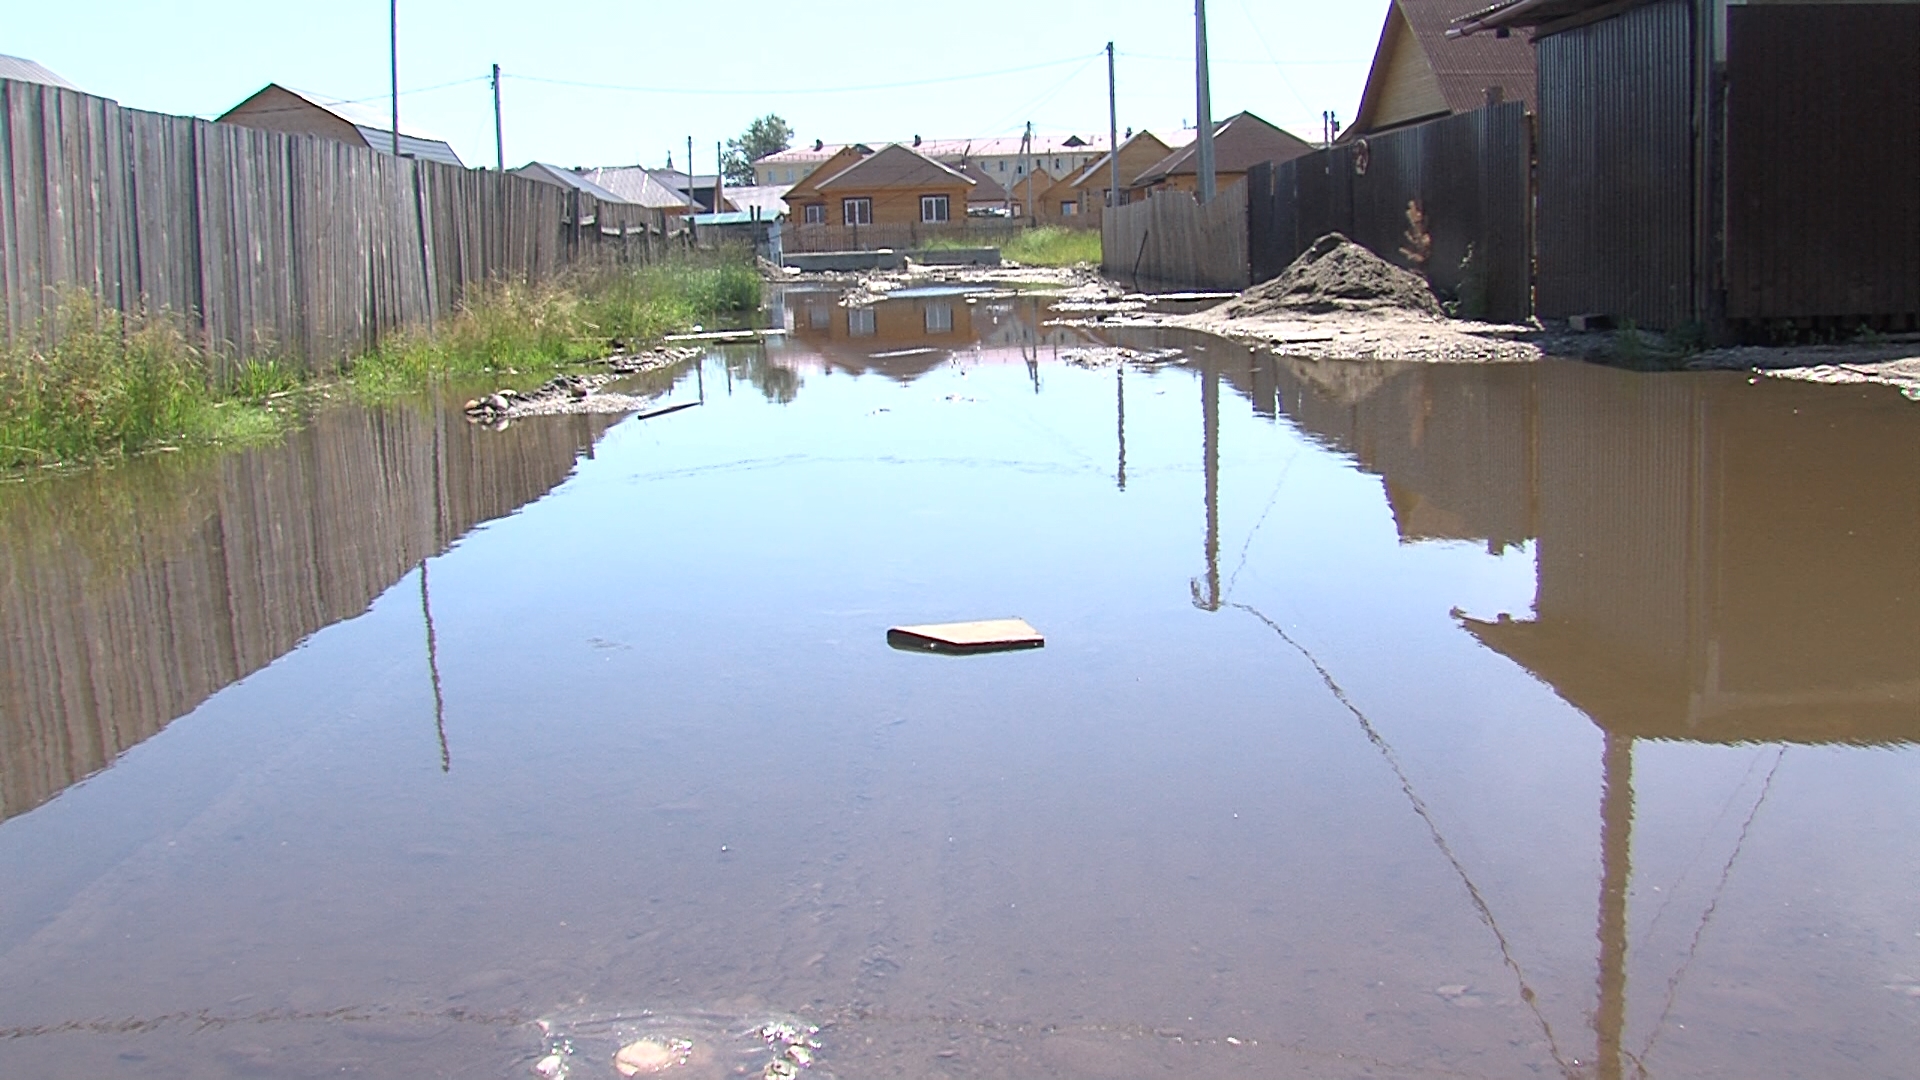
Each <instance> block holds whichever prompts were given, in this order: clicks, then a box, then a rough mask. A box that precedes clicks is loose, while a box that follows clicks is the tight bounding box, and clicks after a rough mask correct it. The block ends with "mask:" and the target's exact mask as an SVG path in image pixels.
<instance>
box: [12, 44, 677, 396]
mask: <svg viewBox="0 0 1920 1080" xmlns="http://www.w3.org/2000/svg"><path fill="white" fill-rule="evenodd" d="M0 122H3V123H4V128H3V129H0V298H4V303H5V308H4V315H5V326H6V333H7V334H8V335H9V337H10V338H11V337H12V336H14V335H19V334H23V333H30V332H32V331H33V329H34V328H35V327H36V326H38V325H39V323H40V321H41V319H42V318H43V317H44V316H45V314H46V313H47V312H49V311H50V310H52V309H53V308H54V307H55V305H56V304H57V301H58V293H59V291H60V290H61V289H63V288H79V289H82V290H85V291H87V292H90V293H92V294H94V295H96V296H98V297H100V298H101V299H102V300H103V301H104V302H106V303H107V304H109V305H112V306H114V307H117V308H119V309H121V310H123V311H137V310H140V309H142V308H148V309H165V310H170V311H173V312H175V313H178V314H180V315H182V316H184V317H185V318H186V319H187V320H188V323H189V325H190V326H191V327H192V328H193V330H194V331H195V332H196V334H197V335H198V337H199V338H200V342H199V344H201V345H202V346H203V347H204V348H205V349H206V350H207V352H208V354H209V356H211V357H214V358H216V361H215V362H216V363H217V364H232V363H237V362H243V361H245V360H248V359H252V358H258V357H267V356H272V357H277V358H280V359H283V360H293V361H296V362H300V363H304V364H306V365H307V366H309V367H311V368H313V369H316V370H323V369H327V368H330V367H332V366H334V365H337V364H338V363H339V362H340V361H341V360H344V359H346V358H348V357H351V356H353V355H356V354H358V353H361V352H364V351H366V350H368V349H371V348H372V347H374V345H376V344H377V343H378V341H379V339H380V338H381V336H383V335H385V334H387V333H389V332H391V331H393V330H397V329H400V328H402V327H409V326H422V325H431V324H432V323H433V321H434V320H435V319H437V318H439V317H440V316H441V315H443V314H444V313H446V312H449V311H451V310H452V309H453V307H454V305H456V304H457V303H458V302H459V299H460V297H461V296H462V295H463V294H464V292H465V291H466V289H467V288H468V287H469V286H470V285H473V284H476V283H480V282H485V281H488V280H492V279H499V278H508V279H519V280H526V281H532V280H538V279H540V278H543V277H546V276H548V275H551V274H553V273H554V272H556V271H558V270H560V269H562V268H564V267H566V266H568V265H571V264H573V263H577V262H581V261H585V260H599V259H633V258H649V257H651V256H652V255H653V254H655V253H657V252H658V251H660V250H663V249H664V248H665V246H666V245H667V244H668V243H669V238H668V237H667V235H666V219H665V218H664V217H663V216H662V215H660V214H659V212H657V211H649V210H645V209H642V208H640V207H636V206H626V205H618V204H614V205H601V204H599V203H597V202H596V201H595V200H594V199H593V198H591V197H590V196H586V195H582V194H580V193H578V192H575V191H572V190H569V189H566V188H561V187H558V186H555V185H551V184H543V183H540V182H538V181H534V180H529V179H527V178H525V177H520V176H514V175H508V174H502V173H498V172H482V171H477V170H466V169H459V168H455V167H453V166H449V165H441V164H437V163H434V162H426V161H418V160H413V159H403V158H394V157H391V156H389V155H386V154H382V153H378V152H376V151H373V150H369V149H366V148H364V147H355V146H349V145H346V144H344V143H339V142H333V141H330V140H326V139H320V138H315V137H313V136H305V135H283V134H279V133H275V132H263V131H256V130H253V129H250V128H243V127H238V126H234V125H230V124H213V123H208V122H206V121H204V120H195V119H192V118H188V117H177V116H165V115H161V114H158V113H149V112H140V111H136V110H133V109H123V108H121V107H120V106H119V104H117V103H116V102H113V101H108V100H105V99H103V98H96V97H91V96H88V95H85V94H80V93H76V92H74V91H71V90H63V89H59V88H56V87H51V86H42V85H39V84H35V83H22V82H12V81H0Z"/></svg>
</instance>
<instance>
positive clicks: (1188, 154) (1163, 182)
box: [1127, 112, 1314, 202]
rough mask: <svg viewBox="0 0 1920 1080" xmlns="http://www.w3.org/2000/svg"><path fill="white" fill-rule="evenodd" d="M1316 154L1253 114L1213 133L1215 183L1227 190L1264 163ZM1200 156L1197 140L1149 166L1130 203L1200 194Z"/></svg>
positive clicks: (1238, 115)
mask: <svg viewBox="0 0 1920 1080" xmlns="http://www.w3.org/2000/svg"><path fill="white" fill-rule="evenodd" d="M1313 150H1314V148H1313V146H1312V145H1311V144H1310V143H1308V142H1307V141H1306V140H1304V139H1302V138H1300V137H1299V136H1297V135H1294V134H1293V133H1291V132H1288V131H1283V130H1281V129H1280V128H1277V127H1275V126H1273V125H1272V124H1269V123H1267V122H1266V121H1265V120H1262V119H1260V118H1259V117H1257V116H1255V115H1253V114H1252V113H1250V112H1243V113H1236V114H1235V115H1233V116H1230V117H1228V118H1226V119H1225V120H1222V121H1221V122H1220V123H1219V124H1217V125H1215V126H1214V129H1213V168H1214V178H1215V182H1216V183H1217V184H1218V185H1219V187H1220V188H1221V189H1222V190H1224V189H1226V188H1228V187H1231V186H1233V185H1234V184H1237V183H1239V182H1240V181H1242V180H1244V179H1246V177H1247V170H1248V169H1251V168H1253V167H1254V166H1255V165H1258V164H1260V163H1261V162H1263V161H1292V160H1293V159H1294V158H1297V157H1304V156H1306V155H1307V154H1311V153H1313ZM1199 152H1200V147H1199V145H1198V141H1197V140H1196V141H1195V142H1194V143H1192V144H1189V145H1187V146H1183V147H1181V148H1180V149H1178V150H1175V151H1173V152H1172V153H1170V154H1168V155H1167V156H1166V157H1164V158H1162V159H1160V160H1159V161H1157V162H1155V163H1154V164H1152V165H1151V166H1148V167H1147V169H1146V170H1145V171H1143V172H1142V173H1141V174H1140V175H1139V176H1137V177H1135V178H1134V179H1133V181H1132V183H1131V184H1130V185H1129V187H1128V200H1127V201H1129V202H1134V201H1138V200H1140V199H1143V198H1145V197H1146V196H1148V195H1150V194H1152V193H1153V192H1156V191H1187V192H1192V191H1197V190H1198V189H1199V186H1200V163H1199Z"/></svg>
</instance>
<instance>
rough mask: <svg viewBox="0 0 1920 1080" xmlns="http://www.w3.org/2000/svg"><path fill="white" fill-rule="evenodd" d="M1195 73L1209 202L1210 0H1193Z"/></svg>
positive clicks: (1204, 194) (1203, 183)
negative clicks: (1208, 42) (1208, 15)
mask: <svg viewBox="0 0 1920 1080" xmlns="http://www.w3.org/2000/svg"><path fill="white" fill-rule="evenodd" d="M1193 30H1194V45H1193V69H1194V71H1193V76H1194V82H1195V83H1196V84H1197V97H1198V99H1199V107H1198V112H1199V123H1198V125H1197V126H1198V127H1199V129H1200V152H1199V155H1198V156H1199V159H1200V192H1199V197H1200V201H1201V202H1202V203H1210V202H1212V201H1213V196H1214V190H1213V189H1214V176H1213V93H1212V90H1211V89H1210V88H1209V83H1210V82H1211V79H1210V77H1209V75H1208V71H1207V0H1193Z"/></svg>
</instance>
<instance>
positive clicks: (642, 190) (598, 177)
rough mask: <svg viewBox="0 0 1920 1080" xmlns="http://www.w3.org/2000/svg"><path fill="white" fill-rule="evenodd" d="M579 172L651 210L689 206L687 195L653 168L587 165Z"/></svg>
mask: <svg viewBox="0 0 1920 1080" xmlns="http://www.w3.org/2000/svg"><path fill="white" fill-rule="evenodd" d="M579 175H581V176H583V177H585V178H586V179H587V181H588V182H589V183H592V184H595V185H598V186H600V187H603V188H605V189H607V190H608V191H611V192H613V193H614V194H615V195H616V196H618V197H619V198H620V199H621V200H622V201H623V202H629V203H633V204H634V205H636V206H644V207H647V208H648V209H650V210H670V211H673V212H675V213H685V212H686V209H687V206H688V200H687V197H686V196H685V195H682V194H681V193H680V192H678V191H675V190H673V189H672V188H670V187H668V186H667V185H665V184H662V183H661V182H660V181H658V180H656V179H654V176H653V173H652V172H651V171H650V170H648V169H646V168H644V167H642V166H639V165H615V166H607V167H603V168H597V169H586V170H584V171H582V172H581V173H580V174H579Z"/></svg>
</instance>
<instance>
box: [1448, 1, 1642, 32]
mask: <svg viewBox="0 0 1920 1080" xmlns="http://www.w3.org/2000/svg"><path fill="white" fill-rule="evenodd" d="M1651 2H1652V0H1506V2H1504V3H1498V4H1494V5H1492V6H1490V7H1481V8H1480V9H1478V10H1473V11H1467V12H1463V13H1462V14H1461V15H1459V16H1457V17H1456V18H1455V19H1454V20H1453V23H1454V26H1453V29H1451V30H1450V31H1448V33H1449V35H1450V36H1452V37H1455V38H1456V39H1458V38H1465V37H1467V36H1469V35H1478V34H1479V33H1481V32H1482V31H1492V30H1501V29H1508V28H1515V27H1536V28H1544V29H1546V30H1548V31H1551V30H1553V29H1555V27H1554V26H1551V25H1549V24H1557V23H1562V22H1567V23H1569V24H1571V23H1573V22H1578V21H1580V20H1582V19H1583V18H1585V19H1599V18H1605V17H1607V16H1611V15H1619V14H1623V13H1625V12H1627V11H1630V10H1632V9H1634V8H1637V7H1639V6H1641V5H1642V4H1647V3H1651ZM1495 40H1498V39H1495Z"/></svg>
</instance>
